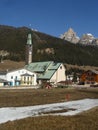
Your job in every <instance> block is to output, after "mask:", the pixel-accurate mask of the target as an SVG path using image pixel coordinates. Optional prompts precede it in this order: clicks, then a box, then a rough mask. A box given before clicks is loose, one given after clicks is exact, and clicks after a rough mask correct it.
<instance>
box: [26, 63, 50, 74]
mask: <svg viewBox="0 0 98 130" xmlns="http://www.w3.org/2000/svg"><path fill="white" fill-rule="evenodd" d="M50 63H51V62H34V63H30V64H29V65H26V66H25V68H26V69H27V70H30V71H32V72H44V71H45V70H46V68H47V67H48V66H49V65H50Z"/></svg>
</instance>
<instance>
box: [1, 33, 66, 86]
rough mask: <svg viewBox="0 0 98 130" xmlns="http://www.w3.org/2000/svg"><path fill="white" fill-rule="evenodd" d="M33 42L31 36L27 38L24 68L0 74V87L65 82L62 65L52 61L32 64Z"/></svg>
mask: <svg viewBox="0 0 98 130" xmlns="http://www.w3.org/2000/svg"><path fill="white" fill-rule="evenodd" d="M32 57H33V40H32V34H31V33H29V34H28V36H27V43H26V47H25V66H24V67H23V68H21V69H18V70H13V71H7V72H6V73H2V74H0V84H2V85H1V86H6V85H9V86H33V87H34V86H35V85H39V84H40V85H41V84H42V83H43V82H49V83H53V84H56V83H58V82H60V81H65V80H66V75H65V71H66V69H65V67H64V65H63V63H58V62H54V61H40V62H32Z"/></svg>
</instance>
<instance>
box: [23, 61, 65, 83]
mask: <svg viewBox="0 0 98 130" xmlns="http://www.w3.org/2000/svg"><path fill="white" fill-rule="evenodd" d="M25 69H27V70H29V71H31V72H34V73H36V74H37V82H38V84H41V83H42V82H43V81H46V82H52V83H54V84H56V83H58V82H60V81H65V80H66V75H65V71H66V69H65V67H64V65H63V64H62V63H57V62H53V61H44V62H34V63H30V64H28V65H26V66H25Z"/></svg>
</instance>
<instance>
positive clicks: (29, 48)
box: [25, 33, 32, 65]
mask: <svg viewBox="0 0 98 130" xmlns="http://www.w3.org/2000/svg"><path fill="white" fill-rule="evenodd" d="M25 62H26V65H27V64H30V63H32V35H31V33H29V34H28V37H27V43H26V61H25Z"/></svg>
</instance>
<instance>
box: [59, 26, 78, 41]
mask: <svg viewBox="0 0 98 130" xmlns="http://www.w3.org/2000/svg"><path fill="white" fill-rule="evenodd" d="M60 38H61V39H64V40H67V41H70V42H72V43H78V42H79V40H80V39H79V37H78V36H77V35H76V33H75V32H74V30H73V29H72V28H69V30H68V31H67V32H65V33H64V34H62V35H61V36H60Z"/></svg>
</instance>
